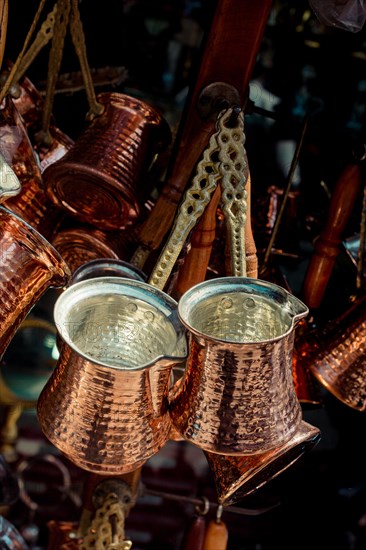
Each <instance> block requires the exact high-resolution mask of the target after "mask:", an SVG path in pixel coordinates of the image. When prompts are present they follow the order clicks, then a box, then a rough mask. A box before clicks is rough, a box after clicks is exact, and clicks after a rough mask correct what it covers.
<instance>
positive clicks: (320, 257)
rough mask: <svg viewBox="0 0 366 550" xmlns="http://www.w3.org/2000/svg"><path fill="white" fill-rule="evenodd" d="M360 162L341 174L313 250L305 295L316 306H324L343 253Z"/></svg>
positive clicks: (306, 302) (308, 304)
mask: <svg viewBox="0 0 366 550" xmlns="http://www.w3.org/2000/svg"><path fill="white" fill-rule="evenodd" d="M360 173H361V170H360V166H359V165H358V164H350V165H348V166H346V168H345V169H344V170H343V172H342V173H341V175H340V177H339V178H338V181H337V183H336V186H335V188H334V191H333V193H332V196H331V200H330V205H329V210H328V215H327V220H326V224H325V227H324V228H323V230H322V231H321V233H320V235H319V237H318V238H317V239H316V241H315V243H314V252H313V255H312V257H311V260H310V263H309V266H308V268H307V270H306V274H305V279H304V284H303V291H302V297H303V300H304V302H305V304H306V305H307V306H308V307H309V308H311V309H315V308H318V307H319V306H320V305H321V302H322V300H323V296H324V293H325V291H326V288H327V284H328V281H329V279H330V276H331V274H332V271H333V267H334V264H335V261H336V258H337V256H338V254H339V252H340V243H341V239H342V235H343V232H344V229H345V227H346V225H347V222H348V220H349V217H350V215H351V213H352V211H353V208H354V205H355V201H356V198H357V194H358V191H359V188H360V183H361V175H360Z"/></svg>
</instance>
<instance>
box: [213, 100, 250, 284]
mask: <svg viewBox="0 0 366 550" xmlns="http://www.w3.org/2000/svg"><path fill="white" fill-rule="evenodd" d="M228 120H229V116H226V117H225V119H223V120H222V129H221V132H220V133H219V135H218V136H217V141H218V146H219V160H220V164H219V172H220V174H221V188H222V195H221V203H222V210H223V213H224V216H225V223H226V233H227V240H228V242H229V244H230V259H231V273H230V274H231V275H234V276H244V277H245V276H246V274H247V273H246V256H245V223H246V214H247V195H248V194H247V191H246V189H245V187H246V185H247V181H248V173H249V172H248V163H247V161H246V152H245V148H244V144H245V133H244V113H243V111H240V112H239V113H238V114H237V117H236V125H235V126H234V127H233V128H225V122H226V121H228Z"/></svg>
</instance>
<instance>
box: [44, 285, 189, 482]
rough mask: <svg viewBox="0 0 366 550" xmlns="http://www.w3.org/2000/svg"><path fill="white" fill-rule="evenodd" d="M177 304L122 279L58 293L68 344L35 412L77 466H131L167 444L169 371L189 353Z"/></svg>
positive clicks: (121, 469)
mask: <svg viewBox="0 0 366 550" xmlns="http://www.w3.org/2000/svg"><path fill="white" fill-rule="evenodd" d="M176 306H177V304H176V302H175V301H174V300H173V299H172V298H170V296H168V295H167V294H165V293H163V292H161V291H159V290H157V289H153V288H152V287H151V286H150V285H149V284H147V283H144V282H141V281H135V280H132V279H124V278H119V277H100V278H97V279H89V280H86V281H81V282H78V283H75V284H73V285H71V286H70V287H69V288H68V289H66V290H65V291H64V292H63V293H62V294H61V295H60V296H59V298H58V300H57V302H56V305H55V310H54V312H55V313H54V317H55V323H56V327H57V330H58V332H59V335H60V338H61V339H62V341H63V344H62V347H61V350H60V357H59V360H58V364H57V366H56V369H55V370H54V372H53V374H52V375H51V378H50V379H49V381H48V383H47V384H46V386H45V387H44V389H43V390H42V393H41V395H40V397H39V400H38V406H37V411H38V418H39V422H40V426H41V429H42V430H43V432H44V434H45V435H46V437H47V438H48V439H49V440H50V441H51V442H52V443H53V444H54V445H55V447H57V448H58V449H59V450H60V451H61V452H62V453H64V454H65V455H66V456H67V457H68V458H69V459H70V460H71V461H72V462H74V463H75V464H76V465H77V466H79V467H81V468H84V469H85V470H88V471H91V472H94V473H101V474H123V473H127V472H131V471H133V470H136V469H137V468H139V467H141V466H142V465H143V464H144V462H145V461H146V460H147V459H148V458H149V457H151V456H152V455H153V454H155V453H156V452H157V451H158V450H159V449H160V448H161V447H162V446H163V445H164V444H165V443H166V441H167V439H168V437H169V432H170V427H171V420H170V417H169V414H168V410H167V393H168V389H169V383H170V374H171V370H172V368H173V366H175V365H176V364H179V363H181V362H183V361H185V359H186V355H187V351H186V336H185V331H184V328H183V327H182V325H181V324H180V322H179V320H178V315H177V312H176V309H177V308H176Z"/></svg>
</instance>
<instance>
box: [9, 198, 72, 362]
mask: <svg viewBox="0 0 366 550" xmlns="http://www.w3.org/2000/svg"><path fill="white" fill-rule="evenodd" d="M0 264H1V269H0V295H1V303H0V327H1V328H0V359H1V358H2V357H3V354H4V352H5V350H6V348H7V346H8V345H9V343H10V341H11V339H12V338H13V336H14V334H15V332H16V330H17V329H18V327H19V325H20V323H21V322H22V321H23V319H24V318H25V317H26V315H27V313H28V312H29V311H30V309H31V308H32V306H33V305H35V303H36V302H37V301H38V299H39V298H40V297H41V296H42V295H43V294H44V293H45V292H46V290H47V289H48V288H50V287H62V286H65V285H66V283H67V282H68V280H69V278H70V275H71V274H70V270H69V268H68V266H67V264H66V263H65V262H64V260H63V259H62V257H61V256H60V255H59V253H58V252H57V251H56V250H55V249H54V248H53V247H52V246H51V245H50V243H49V242H48V241H46V239H44V237H42V235H41V234H40V233H38V232H37V231H36V230H35V229H34V228H33V227H31V226H30V225H29V224H27V223H26V222H25V221H24V220H22V219H21V218H19V217H18V216H17V215H16V214H14V213H13V212H11V211H10V210H8V209H6V208H5V207H3V206H0Z"/></svg>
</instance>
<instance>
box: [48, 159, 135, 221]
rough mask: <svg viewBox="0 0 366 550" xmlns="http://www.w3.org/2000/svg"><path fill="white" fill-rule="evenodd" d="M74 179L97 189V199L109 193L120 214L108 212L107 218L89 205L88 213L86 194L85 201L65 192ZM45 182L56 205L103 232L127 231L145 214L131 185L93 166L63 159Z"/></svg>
mask: <svg viewBox="0 0 366 550" xmlns="http://www.w3.org/2000/svg"><path fill="white" fill-rule="evenodd" d="M72 176H73V177H74V178H75V181H77V182H78V183H79V184H83V185H85V186H87V187H88V188H93V189H94V193H95V195H96V196H97V195H98V192H100V191H101V190H105V191H106V192H107V193H108V195H109V196H111V197H112V198H113V205H114V210H115V211H116V213H115V214H114V215H113V216H111V214H110V213H108V216H107V217H106V215H105V213H104V210H103V208H100V209H96V208H94V209H90V205H89V204H88V203H85V206H86V212H85V213H84V212H83V211H82V206H81V205H83V204H84V203H83V200H82V199H83V197H82V193H81V198H78V199H77V200H76V201H75V200H70V199H69V198H68V197H67V193H66V194H65V191H64V187H65V186H67V185H71V183H70V177H72ZM43 179H44V188H45V192H46V194H47V196H48V197H49V199H50V200H51V201H52V202H53V204H55V205H56V206H57V207H58V208H61V209H64V210H67V211H68V212H69V213H70V214H71V215H72V216H74V217H76V218H78V219H81V220H82V221H84V222H86V223H93V224H95V223H96V224H97V225H98V227H100V228H101V229H124V228H125V227H126V224H127V220H128V223H131V222H133V221H134V220H135V219H136V218H138V217H139V216H140V214H141V206H140V204H139V202H138V200H137V199H136V197H135V194H134V193H133V191H132V190H131V189H130V188H129V186H126V185H124V184H123V183H121V182H120V181H117V180H116V179H115V178H114V177H113V176H110V175H109V174H108V173H106V172H103V171H102V170H99V169H98V168H95V167H93V166H88V165H85V164H80V163H78V162H71V161H68V160H67V159H66V158H64V157H62V158H61V159H60V160H59V161H56V162H54V163H52V164H50V165H49V166H48V167H47V168H46V169H45V171H44V173H43ZM98 214H100V215H98Z"/></svg>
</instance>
